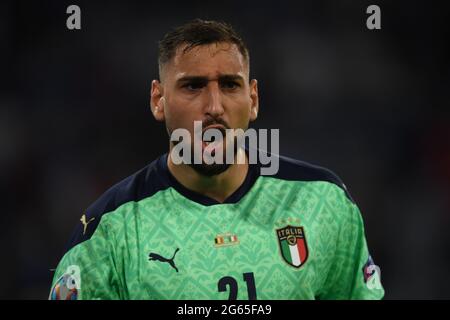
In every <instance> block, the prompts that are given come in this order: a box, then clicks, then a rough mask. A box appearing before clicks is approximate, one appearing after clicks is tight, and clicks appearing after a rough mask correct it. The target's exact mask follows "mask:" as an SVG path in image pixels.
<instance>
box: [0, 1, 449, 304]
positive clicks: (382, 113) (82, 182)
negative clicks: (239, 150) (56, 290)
mask: <svg viewBox="0 0 450 320" xmlns="http://www.w3.org/2000/svg"><path fill="white" fill-rule="evenodd" d="M70 4H77V5H79V6H80V7H81V11H82V30H80V31H69V30H67V28H66V18H67V16H68V15H67V14H66V8H67V6H69V5H70ZM369 4H378V5H379V6H380V7H381V11H382V30H378V31H369V30H367V28H366V26H365V23H366V18H367V16H368V15H367V14H366V13H365V10H366V8H367V6H368V5H369ZM448 12H449V11H448V10H445V7H444V6H442V5H440V4H438V3H433V5H432V4H430V3H429V2H428V3H427V2H425V1H422V2H411V1H373V2H372V1H371V2H368V1H351V0H343V1H295V2H283V1H272V2H270V3H262V2H258V1H242V2H238V1H227V2H218V1H217V2H216V1H209V2H200V1H185V2H184V3H183V2H180V3H175V2H172V1H158V2H152V1H134V2H132V1H122V2H119V1H73V2H72V1H70V2H69V1H2V2H1V4H0V40H1V47H2V49H1V51H0V67H1V69H0V70H1V77H0V84H1V85H0V175H1V179H0V194H1V211H2V213H1V215H2V217H1V231H0V237H1V238H0V240H1V241H0V243H1V256H2V258H1V262H0V275H1V278H2V281H1V284H0V298H6V299H16V298H20V299H46V298H47V296H48V292H49V286H50V282H51V277H52V273H51V272H50V271H49V269H51V268H54V267H55V266H56V264H57V262H58V259H59V258H60V255H61V253H62V251H63V248H64V245H65V243H66V241H67V240H68V238H69V235H70V233H71V231H72V229H73V227H74V226H75V225H76V224H77V223H78V221H79V218H80V216H81V215H82V213H83V210H84V209H85V208H87V206H88V205H89V204H90V203H92V202H93V201H94V200H95V199H96V198H97V197H98V196H99V195H100V194H101V193H102V192H103V191H105V190H106V189H107V188H108V187H110V186H111V185H112V184H114V183H115V182H118V181H119V180H121V179H122V178H124V177H126V176H128V175H129V174H131V173H133V172H135V171H137V170H138V169H140V168H141V167H143V166H144V165H146V164H147V163H148V162H150V161H151V160H153V159H154V158H155V157H157V156H158V155H159V154H161V153H163V152H165V151H166V149H167V145H168V143H167V136H166V133H165V129H164V126H163V125H162V124H159V123H156V122H155V121H154V120H153V117H152V115H151V113H150V110H149V107H148V101H149V88H150V82H151V80H152V79H154V78H156V77H157V64H156V53H157V50H156V49H157V41H158V40H159V39H160V38H161V37H162V35H163V34H164V33H165V32H167V31H168V30H169V29H170V28H172V27H173V26H176V25H178V24H180V23H182V22H185V21H187V20H189V19H192V18H197V17H199V18H204V19H219V20H225V21H228V22H230V23H232V24H233V25H234V26H235V27H236V29H237V30H239V31H240V32H241V33H242V34H243V36H244V38H245V39H246V40H247V42H248V45H249V48H250V54H251V67H252V68H251V73H252V76H253V77H255V78H257V79H258V80H259V89H260V97H261V101H260V104H261V110H260V118H259V120H258V121H257V123H255V127H261V128H280V136H281V143H280V144H281V146H280V148H281V153H282V154H284V155H287V156H291V157H295V158H299V159H303V160H306V161H309V162H313V163H316V164H320V165H323V166H326V167H328V168H330V169H332V170H334V171H335V172H336V173H337V174H338V175H339V176H340V177H341V178H342V179H343V180H344V181H345V183H346V184H347V186H348V187H349V190H350V192H351V193H352V195H353V197H354V198H355V200H356V201H357V203H358V205H359V207H360V209H361V211H362V213H363V216H364V220H365V225H366V233H367V237H368V242H369V246H370V250H371V253H372V255H373V257H374V259H375V262H376V263H377V264H378V265H380V267H381V272H382V281H383V284H384V286H385V289H386V298H387V299H432V298H438V299H441V298H450V276H449V272H448V271H449V265H450V232H449V227H450V114H449V110H450V106H449V89H450V81H449V78H450V75H449V71H450V70H449V69H450V68H449V57H450V54H449V46H448V45H449V39H450V35H449V26H448V25H449V21H450V20H449V19H448V18H449V14H448Z"/></svg>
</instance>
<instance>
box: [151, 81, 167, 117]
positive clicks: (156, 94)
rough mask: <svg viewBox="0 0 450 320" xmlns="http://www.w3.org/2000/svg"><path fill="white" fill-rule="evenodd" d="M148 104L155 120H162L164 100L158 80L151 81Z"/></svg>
mask: <svg viewBox="0 0 450 320" xmlns="http://www.w3.org/2000/svg"><path fill="white" fill-rule="evenodd" d="M150 106H151V109H152V113H153V116H154V117H155V119H156V121H164V119H165V117H164V106H165V100H164V96H163V87H162V84H161V83H160V82H159V81H158V80H153V81H152V89H151V92H150Z"/></svg>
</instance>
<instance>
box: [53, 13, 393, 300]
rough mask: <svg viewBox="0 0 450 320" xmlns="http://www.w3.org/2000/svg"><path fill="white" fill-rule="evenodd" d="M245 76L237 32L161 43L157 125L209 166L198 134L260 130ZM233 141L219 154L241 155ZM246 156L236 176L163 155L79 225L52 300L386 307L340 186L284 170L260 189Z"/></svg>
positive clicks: (195, 27) (173, 36)
mask: <svg viewBox="0 0 450 320" xmlns="http://www.w3.org/2000/svg"><path fill="white" fill-rule="evenodd" d="M249 67H250V66H249V54H248V50H247V48H246V46H245V44H244V42H243V41H242V39H241V38H240V37H239V35H237V34H236V32H235V31H234V30H233V29H232V28H231V27H230V26H229V25H227V24H224V23H219V22H215V21H202V20H194V21H191V22H189V23H187V24H185V25H183V26H181V27H178V28H177V29H175V30H174V31H172V32H170V33H168V34H167V35H166V36H165V37H164V38H163V40H162V41H161V42H160V47H159V72H160V81H158V80H154V81H153V82H152V88H151V110H152V113H153V116H154V117H155V118H156V120H158V121H164V122H165V124H166V127H167V131H168V133H169V135H171V136H172V134H173V133H174V132H175V131H176V130H177V129H186V130H187V131H188V132H189V133H190V134H191V136H194V138H193V139H192V140H190V141H189V143H190V144H192V145H194V144H195V143H200V145H201V151H202V152H204V151H205V150H206V149H208V148H209V143H208V142H207V141H205V139H203V140H202V135H200V140H201V141H196V140H195V139H196V138H195V132H194V131H195V130H194V121H201V124H202V128H203V133H204V132H206V131H207V130H210V129H217V130H219V131H220V132H221V133H225V132H226V130H227V129H244V130H245V129H247V128H248V125H249V122H250V121H253V120H255V119H256V118H257V115H258V106H259V105H258V87H257V81H256V80H254V79H253V80H250V78H249ZM227 135H228V134H226V135H225V138H224V139H223V140H222V141H218V142H217V141H215V142H214V146H215V150H216V151H217V150H220V149H222V151H224V152H225V151H230V150H233V152H234V151H236V153H239V150H242V149H239V148H236V150H235V149H234V147H230V144H229V142H230V141H234V137H232V138H231V139H230V137H229V136H227ZM175 146H176V142H174V141H171V142H170V148H169V150H170V151H172V150H173V148H174V147H175ZM231 148H233V149H231ZM193 150H195V148H193ZM243 154H244V156H243V157H244V160H245V161H244V162H243V163H240V164H238V163H231V164H230V163H215V164H207V163H206V162H205V160H204V158H203V157H202V158H201V160H202V161H200V163H193V164H192V163H190V164H189V163H179V164H176V163H175V161H174V159H173V156H174V154H173V153H172V152H169V153H168V154H165V155H163V156H161V157H160V158H158V159H156V160H155V161H153V162H152V163H151V164H149V165H148V166H147V167H145V168H143V169H142V170H140V171H139V172H137V173H135V174H134V175H132V176H130V177H128V178H127V179H125V180H124V181H122V182H120V183H119V184H117V185H115V186H114V187H112V188H111V189H110V190H108V191H107V192H106V193H105V194H104V195H103V196H101V197H100V199H99V200H97V201H96V202H95V203H94V204H93V205H92V206H91V207H90V208H88V210H87V211H86V213H85V214H84V215H83V216H82V218H81V223H80V224H79V226H78V227H77V229H76V231H75V233H74V236H73V238H72V240H71V242H70V245H69V248H68V251H67V252H66V254H65V255H64V257H63V258H62V260H61V262H60V263H59V266H58V268H57V270H56V273H55V275H54V280H53V286H52V290H51V293H50V298H51V299H250V300H253V299H379V298H382V297H383V295H384V290H383V288H382V287H381V285H380V282H379V269H378V268H377V267H376V266H375V265H374V264H373V262H372V260H371V258H370V256H369V253H368V249H367V245H366V240H365V235H364V227H363V222H362V218H361V214H360V212H359V210H358V208H357V207H356V205H355V204H354V202H353V200H352V199H351V197H350V195H349V194H348V192H347V190H346V188H345V186H344V185H343V183H342V182H341V181H340V180H339V178H338V177H336V176H335V175H334V174H333V173H332V172H330V171H329V170H326V169H323V168H320V167H317V166H313V165H310V164H307V163H304V162H301V161H296V160H292V159H288V158H284V157H280V158H279V170H278V172H277V173H276V174H275V175H272V176H263V175H261V170H260V169H261V166H260V165H259V164H257V163H256V164H254V163H249V161H248V156H247V151H246V152H244V153H243ZM235 156H237V154H235ZM241 156H242V153H241Z"/></svg>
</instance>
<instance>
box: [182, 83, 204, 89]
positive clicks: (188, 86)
mask: <svg viewBox="0 0 450 320" xmlns="http://www.w3.org/2000/svg"><path fill="white" fill-rule="evenodd" d="M204 86H205V84H204V83H203V82H188V83H186V84H184V85H183V86H182V88H184V89H187V90H189V91H197V90H200V89H201V88H203V87H204Z"/></svg>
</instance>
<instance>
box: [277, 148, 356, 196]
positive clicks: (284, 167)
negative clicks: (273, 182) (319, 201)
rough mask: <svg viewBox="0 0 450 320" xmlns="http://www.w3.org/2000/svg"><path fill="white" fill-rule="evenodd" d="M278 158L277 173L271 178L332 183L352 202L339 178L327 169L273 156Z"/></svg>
mask: <svg viewBox="0 0 450 320" xmlns="http://www.w3.org/2000/svg"><path fill="white" fill-rule="evenodd" d="M272 156H275V157H277V158H278V161H279V168H278V172H277V173H276V174H274V175H273V176H272V177H273V178H276V179H282V180H288V181H324V182H328V183H332V184H334V185H335V186H337V187H339V188H341V189H342V190H343V191H344V192H345V194H346V196H347V198H348V199H349V200H350V201H351V202H354V201H353V199H352V197H351V195H350V193H349V192H348V190H347V187H346V186H345V184H344V182H343V181H342V180H341V178H340V177H339V176H338V175H337V174H335V173H334V172H333V171H331V170H330V169H328V168H325V167H322V166H318V165H315V164H311V163H308V162H306V161H301V160H296V159H292V158H288V157H285V156H280V155H273V154H272Z"/></svg>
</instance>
